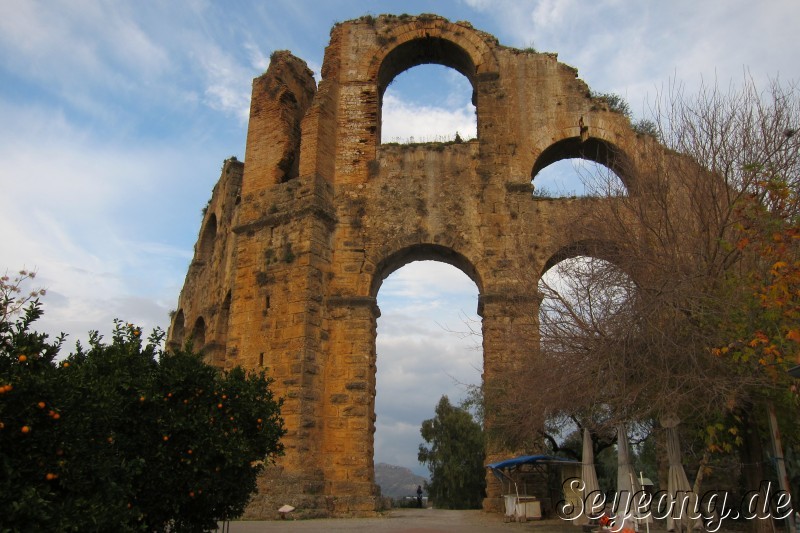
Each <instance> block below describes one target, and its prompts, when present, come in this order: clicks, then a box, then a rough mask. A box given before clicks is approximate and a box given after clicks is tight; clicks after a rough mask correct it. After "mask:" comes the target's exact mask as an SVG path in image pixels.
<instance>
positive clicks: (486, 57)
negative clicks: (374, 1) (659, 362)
mask: <svg viewBox="0 0 800 533" xmlns="http://www.w3.org/2000/svg"><path fill="white" fill-rule="evenodd" d="M418 18H419V19H422V16H420V17H418ZM379 42H383V43H386V44H384V45H383V46H382V47H381V48H380V50H378V51H377V53H376V54H375V56H374V58H373V59H372V62H371V63H370V65H369V68H368V73H367V75H368V79H369V80H372V81H373V82H374V83H375V84H376V93H377V99H376V105H377V109H376V110H375V116H376V117H377V120H376V125H377V130H376V132H375V133H376V134H377V135H376V138H375V139H376V145H377V144H380V133H381V132H380V128H381V124H382V118H381V113H382V107H383V94H384V92H385V91H386V87H387V86H388V85H389V83H391V81H392V80H393V79H394V78H395V77H396V76H397V75H399V74H401V73H402V72H404V71H406V70H408V69H410V68H413V67H416V66H418V65H424V64H437V65H443V66H445V67H449V68H452V69H454V70H456V71H457V72H459V73H461V74H462V75H464V76H465V77H466V78H467V79H468V80H469V82H470V84H471V85H472V103H473V105H475V106H476V107H477V106H478V101H477V100H478V98H477V94H478V83H479V81H480V79H481V78H485V77H488V78H494V77H496V75H497V71H498V65H497V60H496V59H495V57H494V54H493V53H492V51H491V48H490V47H489V46H488V45H487V43H486V42H485V40H484V39H483V38H482V37H481V36H480V35H479V34H478V33H477V32H475V31H474V30H472V29H470V28H467V27H465V26H460V25H458V24H453V23H450V22H448V21H446V20H444V19H440V18H431V19H424V24H423V25H422V26H420V25H418V24H417V25H411V24H404V25H399V26H394V27H392V28H391V29H390V30H389V31H388V32H387V33H386V34H385V35H383V34H382V35H380V37H379ZM478 116H479V117H480V112H479V113H478ZM478 130H480V128H478Z"/></svg>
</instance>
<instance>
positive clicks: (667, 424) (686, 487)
mask: <svg viewBox="0 0 800 533" xmlns="http://www.w3.org/2000/svg"><path fill="white" fill-rule="evenodd" d="M679 423H680V419H679V418H678V417H677V416H675V415H674V414H673V415H668V416H665V417H664V418H663V419H662V420H661V425H662V426H663V427H664V428H665V429H666V430H667V459H668V460H669V475H668V477H667V492H669V496H670V499H671V505H672V509H671V512H670V514H669V516H667V530H668V531H675V530H678V531H689V530H691V529H693V528H696V527H699V525H700V524H699V521H698V520H692V519H691V516H692V515H693V514H694V513H695V507H696V506H697V495H696V494H694V493H693V492H692V486H691V485H690V484H689V479H688V478H687V477H686V471H685V470H684V469H683V464H681V445H680V440H679V439H678V424H679Z"/></svg>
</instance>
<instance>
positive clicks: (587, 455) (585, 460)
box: [581, 428, 601, 516]
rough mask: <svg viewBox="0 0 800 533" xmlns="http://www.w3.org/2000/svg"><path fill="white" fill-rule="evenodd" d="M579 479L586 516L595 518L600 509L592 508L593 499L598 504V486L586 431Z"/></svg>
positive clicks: (590, 438) (590, 437)
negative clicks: (581, 482) (595, 499)
mask: <svg viewBox="0 0 800 533" xmlns="http://www.w3.org/2000/svg"><path fill="white" fill-rule="evenodd" d="M581 479H582V480H583V485H584V487H583V494H582V497H583V502H584V504H585V506H586V507H585V512H586V513H587V515H588V516H597V515H599V514H600V511H601V509H597V508H593V505H594V497H595V496H597V497H598V502H600V501H601V500H600V498H599V497H600V496H601V494H600V484H599V483H598V482H597V470H596V469H595V466H594V449H593V448H592V435H591V433H589V430H588V429H586V428H585V429H584V430H583V453H582V455H581Z"/></svg>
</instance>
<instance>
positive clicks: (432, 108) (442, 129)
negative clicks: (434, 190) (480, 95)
mask: <svg viewBox="0 0 800 533" xmlns="http://www.w3.org/2000/svg"><path fill="white" fill-rule="evenodd" d="M475 75H476V68H475V64H474V62H473V60H472V58H471V57H470V55H469V54H468V53H467V52H466V51H465V50H464V49H463V48H461V47H460V46H458V45H457V44H455V43H453V42H451V41H449V40H447V39H442V38H439V37H426V38H422V39H413V40H410V41H407V42H404V43H402V44H400V45H398V46H397V47H395V48H394V49H393V50H392V51H391V52H389V53H388V54H387V55H386V57H385V58H384V59H383V61H382V62H381V66H380V69H379V70H378V76H377V82H378V87H377V89H378V120H377V124H378V128H379V131H378V139H380V140H381V141H382V142H401V143H413V142H436V141H439V142H442V141H453V140H456V133H458V138H459V139H463V140H466V139H470V138H473V137H476V136H477V131H478V128H477V115H476V112H475V104H476V98H475ZM395 82H396V83H395ZM391 84H395V87H394V89H399V90H394V89H389V87H390V85H391ZM453 129H454V130H455V131H451V130H453ZM459 129H460V130H463V131H459ZM412 137H413V140H412Z"/></svg>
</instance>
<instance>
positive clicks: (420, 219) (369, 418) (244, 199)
mask: <svg viewBox="0 0 800 533" xmlns="http://www.w3.org/2000/svg"><path fill="white" fill-rule="evenodd" d="M422 63H440V64H443V65H446V66H450V67H452V68H454V69H456V70H458V71H459V72H461V73H462V74H464V75H465V76H466V77H467V78H468V79H469V80H470V82H471V83H472V85H473V88H474V96H473V99H474V103H475V104H476V107H477V121H478V139H477V140H474V141H470V142H465V143H460V144H428V145H406V146H396V145H386V146H381V145H380V127H381V119H380V116H381V100H382V96H383V92H384V90H385V89H386V86H387V85H388V83H389V82H391V80H392V79H393V78H394V77H395V76H397V75H398V74H399V73H401V72H403V71H404V70H406V69H408V68H411V67H413V66H416V65H418V64H422ZM661 153H662V152H661V151H660V148H659V147H658V146H656V144H655V143H654V141H653V140H652V139H650V138H648V137H642V136H638V135H637V134H636V133H635V132H634V131H633V130H632V129H631V127H630V124H629V122H628V120H627V119H626V118H625V117H624V116H622V115H620V114H618V113H614V112H612V111H610V110H608V109H607V108H606V106H605V105H604V104H603V102H602V101H599V100H595V99H592V98H591V97H590V95H589V89H588V87H587V86H586V85H585V84H584V83H583V82H582V81H581V80H579V79H578V78H577V72H576V70H575V69H573V68H572V67H569V66H566V65H563V64H561V63H558V61H557V59H556V56H555V55H553V54H539V53H534V52H524V51H520V50H516V49H512V48H507V47H503V46H501V45H499V44H498V43H497V41H496V39H495V38H494V37H492V36H490V35H488V34H486V33H483V32H480V31H477V30H475V29H473V28H472V27H471V26H470V25H469V24H468V23H462V22H457V23H452V22H449V21H447V20H445V19H442V18H439V17H435V16H427V15H426V16H423V15H421V16H417V17H405V16H404V17H394V16H381V17H378V18H375V19H373V18H371V17H366V18H362V19H360V20H357V21H350V22H346V23H342V24H337V25H336V26H335V27H334V29H333V30H332V32H331V41H330V45H329V46H328V48H327V49H326V52H325V60H324V64H323V67H322V81H321V82H320V84H319V87H316V85H315V83H314V80H313V77H312V76H311V72H310V71H309V70H308V69H307V67H306V66H305V64H304V63H303V62H302V61H300V60H299V59H297V58H295V57H293V56H291V55H290V54H289V53H288V52H279V53H276V54H274V55H273V57H272V62H271V64H270V67H269V70H268V71H267V72H266V73H265V74H264V75H263V76H261V77H259V78H256V80H255V81H254V82H253V96H252V103H251V116H250V124H249V129H248V136H247V151H246V159H245V161H246V162H245V165H244V168H243V169H242V166H241V164H240V163H236V162H226V166H225V168H224V169H223V176H222V177H221V180H220V184H219V185H218V186H217V188H216V189H215V191H214V195H213V197H212V200H211V203H210V205H209V209H208V213H207V214H206V216H205V217H204V220H203V227H202V228H201V234H200V240H199V241H198V247H197V253H196V257H195V261H194V262H193V263H192V266H191V267H190V269H189V273H188V274H187V277H186V283H185V286H184V289H183V292H182V293H181V297H180V302H179V312H178V314H177V315H176V318H175V320H174V321H173V325H172V328H171V332H170V342H180V341H181V340H182V339H184V338H185V337H186V336H188V335H189V334H190V331H191V330H192V328H193V327H194V324H195V323H196V321H197V319H198V318H199V317H202V318H203V320H204V322H205V336H204V343H202V344H204V345H205V346H206V349H207V350H209V354H210V358H211V359H212V360H213V361H214V362H215V363H216V364H219V365H220V366H223V367H230V366H232V365H243V366H245V367H248V368H258V367H262V366H263V367H268V368H269V371H270V374H271V375H272V376H274V378H275V380H276V381H275V390H276V392H277V394H278V395H280V396H282V397H284V398H285V399H286V403H285V404H284V411H283V416H284V418H285V421H286V427H287V429H288V434H287V436H286V438H285V441H284V442H285V445H286V456H285V457H283V458H281V460H280V461H279V464H278V465H277V466H276V467H275V468H273V469H271V470H270V471H269V472H268V474H267V475H266V476H265V477H264V478H263V479H262V481H261V483H260V485H259V494H258V495H257V496H256V498H255V499H254V502H253V504H252V505H251V506H250V509H249V511H248V516H250V517H272V516H274V510H275V509H277V508H278V507H279V506H280V505H282V504H284V503H289V504H291V505H294V506H296V507H298V510H299V511H300V512H301V513H303V514H305V515H310V516H322V515H358V514H367V513H370V512H373V511H374V510H375V509H376V506H377V505H378V498H377V491H376V487H375V485H374V468H373V433H374V431H375V410H374V402H375V368H376V367H375V360H376V354H375V335H376V319H377V317H378V316H379V310H378V308H377V304H376V302H377V300H376V296H377V293H378V290H379V288H380V284H381V282H382V281H383V279H385V278H386V277H387V276H388V275H389V274H391V273H392V272H393V271H394V270H396V269H398V268H400V267H401V266H403V265H405V264H407V263H408V262H410V261H414V260H419V259H435V260H439V261H443V262H446V263H450V264H453V265H455V266H456V267H458V268H460V269H461V270H463V271H464V272H465V273H466V274H467V275H469V276H470V277H471V278H472V279H473V280H474V281H475V283H476V285H477V287H478V289H479V292H480V304H479V307H480V309H479V312H480V313H481V315H482V317H483V325H482V328H483V349H484V375H483V379H484V381H485V383H487V384H492V382H493V380H496V379H499V378H498V376H501V375H502V374H503V373H504V372H506V371H508V370H511V369H513V368H515V367H518V366H519V365H522V364H524V363H525V358H526V357H530V350H528V349H524V348H523V347H522V346H520V343H519V342H516V341H517V340H518V339H520V338H526V339H531V338H535V336H536V334H537V324H536V317H537V311H538V302H539V299H538V295H537V294H536V281H537V279H536V276H538V275H539V274H540V273H542V272H543V271H544V270H545V269H546V267H547V266H549V265H550V264H552V262H553V260H554V258H563V257H566V256H569V255H575V254H577V253H580V251H581V250H585V249H586V246H587V244H586V243H584V242H583V241H582V236H581V235H580V232H579V229H578V227H576V225H575V224H574V221H575V220H577V219H580V217H581V216H582V214H583V213H587V212H592V213H595V214H596V213H598V212H603V210H604V209H610V208H611V207H612V206H611V205H610V204H609V201H608V200H606V201H602V200H598V199H537V198H535V197H534V195H533V194H532V193H533V186H532V183H531V180H532V178H533V179H534V182H533V183H534V184H535V174H536V173H537V172H538V170H540V169H541V168H544V166H546V165H547V164H550V163H552V162H555V161H558V160H560V159H563V158H568V157H583V158H587V159H592V160H595V161H597V162H599V163H602V164H604V165H606V166H608V167H609V168H612V169H613V170H615V171H616V172H617V173H618V174H619V175H620V176H621V177H622V178H623V180H625V182H626V185H627V186H628V187H629V190H631V191H634V190H635V189H636V188H637V187H638V186H639V185H640V184H641V183H645V182H646V181H647V180H648V179H651V178H650V177H649V176H650V174H649V170H648V167H647V161H648V160H649V159H650V158H653V157H654V154H655V155H657V156H659V157H660V154H661ZM212 220H213V224H212ZM210 224H212V225H211V226H210ZM212 226H213V228H215V229H214V231H212V230H208V229H207V228H209V227H212ZM209 250H210V251H209ZM520 273H531V274H530V275H525V276H523V275H521V274H520ZM181 324H183V326H181ZM488 452H489V458H490V459H495V458H497V457H498V456H499V454H500V453H501V452H507V450H488ZM490 486H494V485H490ZM498 496H499V494H496V493H490V494H489V498H488V499H487V502H486V507H487V508H492V507H495V506H497V505H498V502H499V500H498V499H497V497H498Z"/></svg>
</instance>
